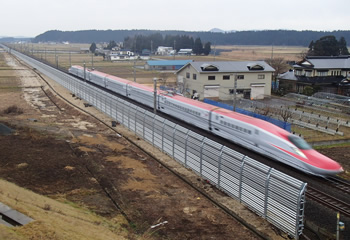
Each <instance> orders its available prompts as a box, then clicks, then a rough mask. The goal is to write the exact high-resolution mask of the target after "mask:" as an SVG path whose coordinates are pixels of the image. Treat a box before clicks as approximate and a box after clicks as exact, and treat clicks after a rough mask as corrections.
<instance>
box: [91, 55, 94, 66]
mask: <svg viewBox="0 0 350 240" xmlns="http://www.w3.org/2000/svg"><path fill="white" fill-rule="evenodd" d="M91 69H92V70H94V53H91Z"/></svg>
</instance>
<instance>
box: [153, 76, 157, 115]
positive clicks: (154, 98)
mask: <svg viewBox="0 0 350 240" xmlns="http://www.w3.org/2000/svg"><path fill="white" fill-rule="evenodd" d="M153 85H154V96H153V113H154V114H157V78H153Z"/></svg>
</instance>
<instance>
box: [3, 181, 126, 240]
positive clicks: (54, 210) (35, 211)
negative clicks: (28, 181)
mask: <svg viewBox="0 0 350 240" xmlns="http://www.w3.org/2000/svg"><path fill="white" fill-rule="evenodd" d="M0 199H1V202H3V203H4V204H6V205H8V206H10V207H11V208H13V209H15V210H17V211H20V212H22V213H23V214H26V215H27V216H29V217H31V218H33V219H35V221H34V222H32V223H29V224H27V225H25V226H22V227H16V228H8V227H5V226H1V225H0V239H14V240H17V239H21V240H22V239H33V240H36V239H51V240H52V239H57V240H63V239H69V240H73V239H76V240H80V239H113V240H115V239H127V232H126V231H125V230H123V229H122V228H121V227H120V225H121V224H125V223H126V222H125V220H124V219H123V217H121V216H118V217H116V218H114V219H111V220H107V219H105V218H102V217H100V216H97V215H95V214H93V213H91V212H90V211H88V210H86V209H84V208H81V207H77V206H76V205H74V206H71V205H70V204H64V203H61V202H58V201H55V200H52V199H50V198H47V197H43V196H40V195H38V194H35V193H33V192H31V191H28V190H25V189H23V188H20V187H18V186H16V185H14V184H12V183H9V182H6V181H3V180H0Z"/></svg>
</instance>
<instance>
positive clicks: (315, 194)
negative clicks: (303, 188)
mask: <svg viewBox="0 0 350 240" xmlns="http://www.w3.org/2000/svg"><path fill="white" fill-rule="evenodd" d="M306 197H307V198H310V199H312V200H314V201H316V202H318V203H321V204H322V205H324V206H327V207H329V208H331V209H333V210H335V211H337V212H339V213H341V214H343V215H344V216H348V217H350V204H349V203H346V202H343V201H341V200H339V199H337V198H335V197H333V196H331V195H328V194H326V193H323V192H321V191H320V190H317V189H316V188H313V187H311V186H308V188H307V192H306Z"/></svg>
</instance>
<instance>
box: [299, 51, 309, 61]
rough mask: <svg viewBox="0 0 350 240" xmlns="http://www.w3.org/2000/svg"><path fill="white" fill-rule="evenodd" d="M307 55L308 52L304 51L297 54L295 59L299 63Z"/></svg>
mask: <svg viewBox="0 0 350 240" xmlns="http://www.w3.org/2000/svg"><path fill="white" fill-rule="evenodd" d="M307 53H308V51H307V50H304V51H302V52H301V53H299V54H297V58H298V59H299V60H300V61H302V60H304V59H305V58H306V56H307Z"/></svg>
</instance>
